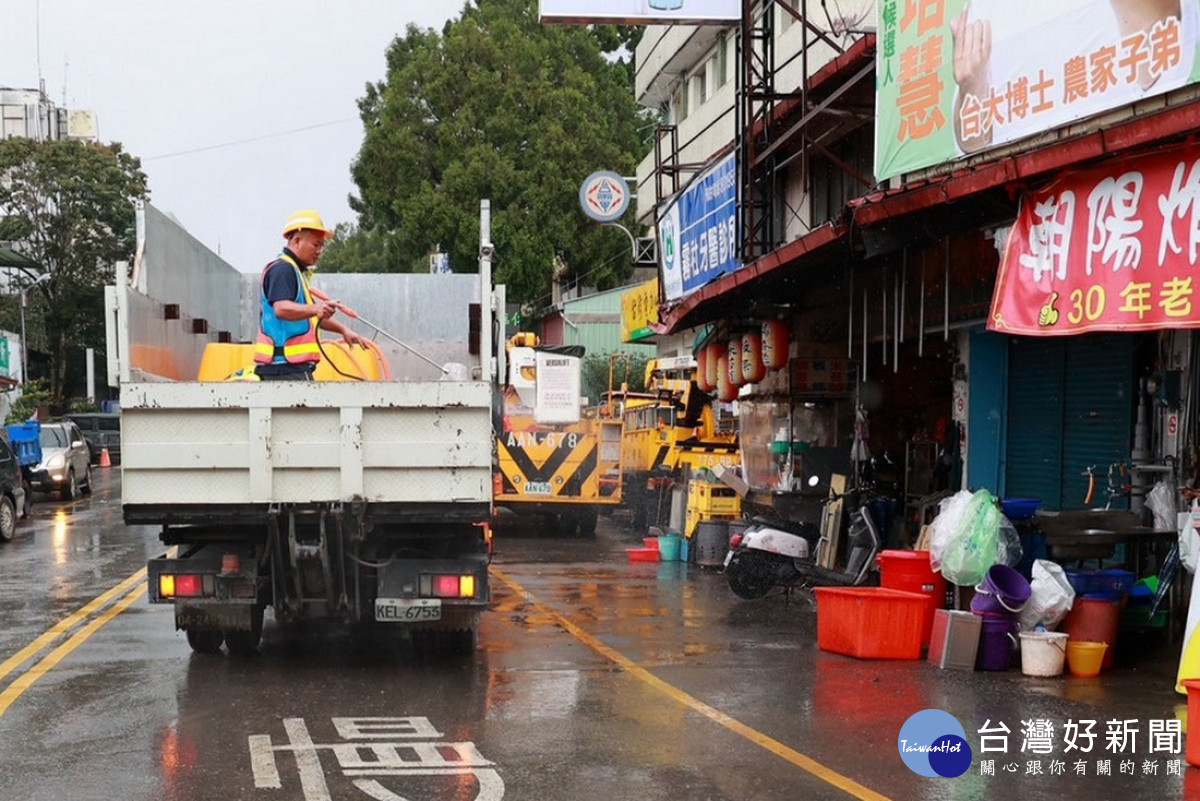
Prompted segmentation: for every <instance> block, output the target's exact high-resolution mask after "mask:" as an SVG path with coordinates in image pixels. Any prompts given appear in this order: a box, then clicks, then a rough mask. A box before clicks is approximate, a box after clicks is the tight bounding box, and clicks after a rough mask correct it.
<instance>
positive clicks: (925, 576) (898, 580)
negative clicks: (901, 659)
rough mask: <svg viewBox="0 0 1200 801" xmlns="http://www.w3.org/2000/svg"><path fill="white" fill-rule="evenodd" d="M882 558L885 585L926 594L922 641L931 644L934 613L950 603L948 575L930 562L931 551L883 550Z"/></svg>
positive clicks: (880, 563)
mask: <svg viewBox="0 0 1200 801" xmlns="http://www.w3.org/2000/svg"><path fill="white" fill-rule="evenodd" d="M878 559H879V583H880V584H881V585H882V586H884V587H887V588H888V589H890V590H902V591H904V592H918V593H921V594H922V595H924V596H925V611H924V613H923V618H922V621H921V644H922V645H929V637H930V635H931V634H932V633H933V617H934V615H935V614H936V613H937V610H939V609H942V608H944V607H945V606H946V579H945V578H944V577H943V576H942V574H941V573H938V572H937V571H935V570H934V569H933V567H931V566H930V564H929V551H881V552H880V554H879V557H878Z"/></svg>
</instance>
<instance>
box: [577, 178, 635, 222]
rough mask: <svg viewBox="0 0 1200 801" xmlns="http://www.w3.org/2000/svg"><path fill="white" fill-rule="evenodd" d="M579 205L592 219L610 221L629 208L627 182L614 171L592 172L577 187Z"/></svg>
mask: <svg viewBox="0 0 1200 801" xmlns="http://www.w3.org/2000/svg"><path fill="white" fill-rule="evenodd" d="M579 205H580V206H582V207H583V213H584V214H586V215H587V216H589V217H591V218H592V219H593V220H596V221H597V222H612V221H613V220H616V219H619V218H620V217H621V215H622V214H624V213H625V209H627V208H629V184H627V183H625V179H624V178H622V177H621V176H619V175H617V174H616V173H615V172H609V171H608V170H599V171H597V172H594V173H592V174H591V175H589V176H588V177H587V179H586V180H585V181H584V182H583V186H581V187H579Z"/></svg>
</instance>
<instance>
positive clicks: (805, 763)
mask: <svg viewBox="0 0 1200 801" xmlns="http://www.w3.org/2000/svg"><path fill="white" fill-rule="evenodd" d="M489 570H490V571H491V573H492V575H494V576H495V577H496V578H498V579H500V581H501V582H503V583H504V584H506V585H507V586H508V588H509V589H511V590H512V591H513V592H515V593H516V594H517V595H519V596H521V597H522V598H524V599H525V600H526V601H528V602H529V603H531V604H533V605H534V606H536V607H537V608H538V609H540V610H541V611H542V612H544V613H545V614H547V615H549V616H550V617H551V618H553V619H554V621H555V622H556V623H558V624H559V625H560V626H562V627H563V628H564V629H566V630H567V631H568V632H570V634H571V635H572V636H573V637H575V639H577V640H579V641H580V642H582V643H583V644H584V645H586V646H588V647H589V648H591V649H592V650H593V651H595V652H597V653H598V654H600V655H601V656H603V657H605V658H606V659H608V660H610V661H612V662H614V663H615V664H616V665H617V666H619V667H620V668H621V669H622V670H624V671H625V672H627V673H629V674H630V675H632V676H634V677H635V678H637V679H638V680H640V681H642V682H643V683H645V684H647V685H649V686H650V687H652V688H653V689H655V690H657V691H658V692H661V693H663V694H664V695H667V696H669V697H670V698H672V699H674V700H675V701H677V702H678V703H680V704H682V705H684V706H686V707H687V708H689V709H691V710H692V711H694V712H697V713H699V714H701V715H704V716H705V717H706V718H708V719H709V720H711V721H713V722H715V723H717V724H718V725H720V726H722V727H724V728H726V729H728V730H729V731H731V732H733V733H734V734H737V735H739V736H741V737H744V738H746V739H747V740H749V741H750V742H752V743H754V744H755V745H757V746H759V747H760V748H764V749H766V750H767V751H770V752H771V753H773V754H775V755H776V756H778V757H780V758H782V759H784V760H786V761H788V762H790V763H791V764H793V765H795V766H796V767H798V768H800V769H801V770H804V771H807V772H808V773H810V774H812V775H813V776H815V777H817V778H818V779H821V780H822V781H824V782H826V783H828V784H831V785H833V786H834V787H837V788H838V789H840V790H843V791H845V792H846V793H848V794H850V795H852V796H854V797H855V798H861V799H864V801H890V799H888V797H887V796H885V795H881V794H880V793H877V792H875V791H874V790H872V789H870V788H869V787H864V786H863V785H861V784H859V783H858V782H856V781H854V780H853V779H851V778H850V777H848V776H843V775H842V774H840V773H838V772H837V771H835V770H833V769H832V768H829V767H826V766H825V765H823V764H821V763H820V762H818V761H817V760H815V759H813V758H812V757H810V756H806V755H805V754H802V753H800V752H799V751H797V750H795V749H794V748H790V747H788V746H787V745H784V744H783V743H781V742H779V741H778V740H776V739H775V738H773V737H771V736H770V735H767V734H764V733H763V732H760V731H758V730H757V729H754V728H752V727H750V726H747V725H746V724H745V723H742V722H741V721H740V720H737V719H736V718H733V717H730V716H729V715H726V714H725V713H724V712H722V711H721V710H719V709H717V708H716V707H712V706H709V705H708V704H706V703H704V702H703V701H701V700H700V699H698V698H696V697H695V696H692V695H689V694H688V693H686V692H684V691H683V690H681V689H679V688H678V687H676V686H675V685H673V684H669V683H667V682H665V681H663V680H662V679H660V678H658V677H657V676H655V675H654V674H653V673H651V672H650V671H649V670H646V669H645V668H644V667H642V666H641V665H639V664H638V663H637V662H634V661H633V660H632V659H630V658H629V657H627V656H625V654H623V653H621V652H620V651H618V650H617V649H615V648H611V647H609V646H607V645H605V644H604V643H602V642H601V641H600V640H599V639H597V638H596V637H594V636H592V635H591V634H589V633H587V632H586V631H584V630H583V629H582V628H581V627H580V626H578V625H576V624H575V623H572V622H571V621H570V620H569V619H567V618H566V617H565V616H564V615H561V614H559V613H558V612H556V611H554V610H553V609H551V608H550V607H549V606H547V605H546V604H544V603H542V602H541V601H539V600H538V599H537V598H536V597H535V596H534V595H533V593H531V592H530V591H529V590H527V589H525V588H524V587H523V586H521V584H520V583H518V582H517V581H516V579H514V578H512V577H511V576H509V575H508V574H507V573H505V572H504V571H503V570H500V569H499V568H497V567H496V566H495V565H493V566H491V567H490V568H489Z"/></svg>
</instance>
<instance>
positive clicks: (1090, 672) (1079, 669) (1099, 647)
mask: <svg viewBox="0 0 1200 801" xmlns="http://www.w3.org/2000/svg"><path fill="white" fill-rule="evenodd" d="M1106 650H1108V643H1105V642H1088V641H1087V640H1079V641H1078V642H1076V641H1074V640H1072V641H1071V642H1068V643H1067V667H1068V668H1069V669H1070V671H1071V675H1072V676H1079V677H1081V678H1090V677H1091V676H1099V675H1100V666H1101V665H1103V664H1104V652H1105V651H1106Z"/></svg>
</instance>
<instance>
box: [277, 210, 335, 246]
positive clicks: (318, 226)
mask: <svg viewBox="0 0 1200 801" xmlns="http://www.w3.org/2000/svg"><path fill="white" fill-rule="evenodd" d="M305 230H308V231H321V232H322V233H324V234H325V238H326V239H329V238H330V237H332V236H333V231H331V230H330V229H328V228H326V227H325V221H324V220H322V219H321V215H320V214H318V213H317V211H316V209H300V211H297V212H295V213H294V214H292V216H291V217H288V218H287V222H285V223H284V224H283V235H284V236H290V235H291V233H292V232H293V231H305Z"/></svg>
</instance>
